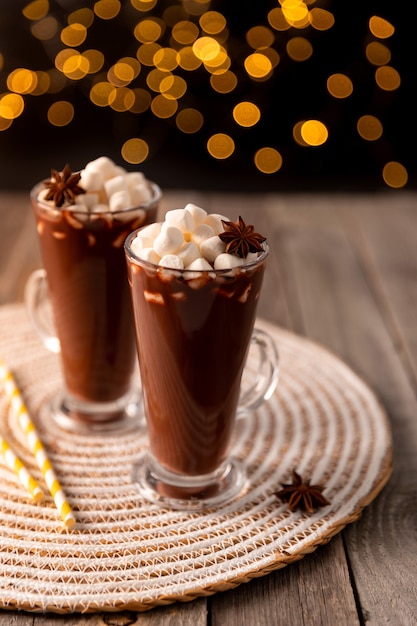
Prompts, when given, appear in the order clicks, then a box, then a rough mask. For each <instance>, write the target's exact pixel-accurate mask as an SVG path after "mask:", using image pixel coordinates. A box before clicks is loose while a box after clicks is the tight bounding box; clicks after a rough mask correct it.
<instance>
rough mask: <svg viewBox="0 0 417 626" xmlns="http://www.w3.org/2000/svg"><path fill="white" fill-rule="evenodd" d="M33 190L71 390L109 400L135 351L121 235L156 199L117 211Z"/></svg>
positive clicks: (122, 390)
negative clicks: (70, 205) (73, 206)
mask: <svg viewBox="0 0 417 626" xmlns="http://www.w3.org/2000/svg"><path fill="white" fill-rule="evenodd" d="M37 195H38V194H37V190H36V189H35V190H34V192H33V194H32V203H33V207H34V211H35V216H36V222H37V230H38V234H39V241H40V246H41V252H42V257H43V264H44V267H45V269H46V272H47V277H48V287H49V293H50V298H51V303H52V309H53V314H54V321H55V325H56V329H57V334H58V336H59V338H60V344H61V358H62V363H63V373H64V377H65V383H66V386H67V388H68V391H69V392H70V393H71V394H72V395H73V396H74V397H75V398H76V399H77V400H81V401H88V402H111V401H114V400H117V399H118V398H120V397H122V396H123V395H124V394H126V393H127V392H128V391H129V388H130V384H131V373H132V368H133V365H134V361H135V358H136V351H135V339H134V329H133V318H132V313H131V300H130V292H129V285H128V282H127V278H126V264H125V259H124V251H123V243H124V240H125V238H126V236H127V235H128V233H129V232H131V231H132V230H133V229H134V228H137V227H138V226H141V225H143V224H148V223H151V222H153V221H155V218H156V211H157V207H156V206H155V207H154V208H151V209H147V210H146V211H145V210H142V209H140V208H137V209H129V210H126V211H120V212H114V213H111V214H110V213H109V212H107V213H102V214H100V213H90V214H86V213H83V212H81V211H79V212H76V211H73V210H65V209H55V208H54V207H51V206H48V205H47V204H43V203H42V201H39V200H38V199H37Z"/></svg>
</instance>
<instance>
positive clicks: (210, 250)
mask: <svg viewBox="0 0 417 626" xmlns="http://www.w3.org/2000/svg"><path fill="white" fill-rule="evenodd" d="M225 250H226V244H225V243H223V241H222V240H221V239H220V237H219V236H218V235H215V236H214V237H209V238H208V239H205V240H204V241H202V242H201V244H200V253H201V256H203V257H204V258H205V259H207V261H209V262H210V263H213V262H214V260H215V259H216V257H218V256H219V254H223V252H224V251H225Z"/></svg>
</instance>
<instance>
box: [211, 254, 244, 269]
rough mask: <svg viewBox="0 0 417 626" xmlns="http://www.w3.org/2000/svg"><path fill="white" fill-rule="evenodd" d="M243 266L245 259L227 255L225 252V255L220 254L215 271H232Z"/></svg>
mask: <svg viewBox="0 0 417 626" xmlns="http://www.w3.org/2000/svg"><path fill="white" fill-rule="evenodd" d="M242 264H243V259H241V258H240V256H236V255H234V254H227V253H226V252H224V253H223V254H219V256H218V257H217V258H216V260H215V261H214V269H215V270H231V269H233V268H234V267H239V266H240V265H242Z"/></svg>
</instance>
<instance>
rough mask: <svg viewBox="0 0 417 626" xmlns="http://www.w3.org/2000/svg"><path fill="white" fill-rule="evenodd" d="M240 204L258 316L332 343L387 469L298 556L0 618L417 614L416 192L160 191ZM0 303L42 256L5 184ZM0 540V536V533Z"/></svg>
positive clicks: (216, 205) (400, 618) (332, 620)
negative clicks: (118, 603) (55, 611)
mask: <svg viewBox="0 0 417 626" xmlns="http://www.w3.org/2000/svg"><path fill="white" fill-rule="evenodd" d="M187 202H194V203H196V204H199V205H200V206H203V207H204V208H205V209H207V210H208V211H210V212H219V213H226V214H227V215H229V216H230V217H231V218H233V219H234V218H235V217H237V215H239V214H240V215H242V216H243V218H244V219H248V220H250V221H251V222H254V223H255V224H256V227H257V230H259V231H260V232H264V233H265V234H267V235H268V239H269V242H270V245H271V248H272V255H271V259H270V263H269V268H268V273H267V277H266V281H265V284H264V293H263V297H262V300H261V302H260V305H259V315H260V316H261V317H264V318H265V319H267V320H270V321H272V322H274V323H276V324H279V325H281V326H283V327H286V328H289V329H290V330H292V331H294V332H296V333H298V334H301V335H306V336H308V337H310V338H311V339H313V340H315V341H317V342H319V343H321V344H323V345H325V346H327V347H328V348H330V349H331V350H332V351H333V352H334V353H336V354H337V355H338V356H340V357H341V358H342V359H343V360H345V361H346V362H347V363H348V364H349V365H350V366H351V367H352V368H353V369H354V370H355V371H356V372H357V373H358V374H359V375H360V376H361V377H362V378H363V379H364V380H365V382H367V383H368V384H369V385H370V387H371V388H372V389H373V390H374V391H375V392H376V394H377V395H378V396H379V398H380V400H381V401H382V403H383V405H384V406H385V408H386V410H387V413H388V416H389V420H390V423H391V425H392V431H393V440H394V471H393V475H392V477H391V479H390V481H389V483H388V485H387V486H386V487H385V488H384V490H383V491H382V493H381V494H380V495H379V496H378V498H377V499H376V500H375V501H374V502H373V503H372V504H371V505H370V506H369V507H368V508H366V509H365V511H364V513H363V516H362V518H361V519H360V521H359V522H357V523H355V524H352V525H350V526H348V527H347V528H346V529H345V530H344V531H343V532H341V533H340V534H338V535H337V536H335V537H334V538H333V539H332V540H331V541H330V543H328V544H327V545H326V546H323V547H320V548H318V549H317V550H316V551H315V552H314V553H313V554H311V555H309V556H306V557H305V558H304V559H303V560H301V561H299V562H298V563H295V564H292V565H290V566H288V567H286V568H284V569H281V570H278V571H276V572H274V573H272V574H269V575H267V576H265V577H262V578H259V579H255V580H253V581H251V582H250V583H248V584H245V585H241V586H240V587H238V588H237V589H235V590H233V591H228V592H225V593H217V594H216V595H214V596H212V597H210V598H200V599H197V600H194V601H193V602H191V603H188V604H179V603H178V604H174V605H171V606H168V607H163V608H157V609H153V610H152V611H150V612H148V613H143V614H136V613H131V612H123V613H119V614H117V613H116V614H110V613H107V614H106V613H99V614H90V615H84V616H83V615H69V616H58V615H51V614H48V615H39V614H29V613H20V612H8V611H2V612H1V611H0V626H6V625H7V626H9V625H11V624H14V625H16V626H29V624H30V625H31V626H32V625H34V626H58V625H62V626H63V625H64V624H65V626H75V624H77V625H88V626H93V625H94V626H98V625H104V624H107V625H108V626H110V625H112V626H122V625H123V626H126V625H127V624H141V625H152V626H164V625H168V624H170V625H173V624H179V625H181V626H186V625H187V624H192V625H193V626H203V625H206V624H210V625H211V626H216V625H219V626H232V625H236V626H254V625H256V624H259V625H262V626H266V625H267V626H273V625H282V626H289V625H291V626H292V625H294V626H298V625H301V624H312V625H315V626H316V625H317V626H322V625H325V624H329V625H331V626H334V625H335V624H337V625H338V626H343V625H346V626H355V624H357V625H363V624H365V623H366V624H367V626H381V625H382V624H393V625H394V624H395V625H396V626H400V625H405V626H411V625H412V624H416V623H417V558H416V557H417V523H416V522H417V494H416V484H417V399H416V396H417V194H415V193H413V192H389V191H384V192H381V193H375V194H369V195H366V194H364V195H347V194H346V195H345V194H343V195H342V194H340V195H325V194H319V195H314V194H295V195H281V194H279V193H277V194H267V195H262V194H254V195H250V194H241V195H238V194H230V195H227V194H224V193H222V194H217V193H215V192H213V193H201V192H191V191H175V192H169V191H166V192H165V196H164V203H163V211H165V210H167V209H170V208H179V207H182V206H184V205H185V204H186V203H187ZM0 224H1V240H2V243H1V247H0V304H5V303H9V302H15V301H20V300H22V295H23V287H24V283H25V280H26V278H27V276H28V274H29V272H30V271H31V270H32V269H34V268H35V267H38V266H39V265H40V258H39V251H38V247H37V241H36V233H35V229H34V222H33V218H32V214H31V211H30V208H29V203H28V199H27V194H19V193H16V194H9V193H2V194H0ZM0 540H1V539H0Z"/></svg>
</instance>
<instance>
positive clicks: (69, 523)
mask: <svg viewBox="0 0 417 626" xmlns="http://www.w3.org/2000/svg"><path fill="white" fill-rule="evenodd" d="M0 382H2V383H3V387H4V390H5V392H6V396H7V398H8V399H9V401H10V405H11V407H12V409H13V411H14V413H15V415H16V417H17V419H18V422H19V425H20V427H21V429H22V430H23V432H24V434H25V437H26V441H27V443H28V445H29V449H30V451H31V452H32V454H33V455H34V457H35V459H36V463H37V464H38V467H39V469H40V470H41V472H42V475H43V477H44V479H45V482H46V484H47V487H48V489H49V493H50V494H51V496H52V497H53V499H54V502H55V505H56V507H57V509H58V511H59V514H60V515H61V518H62V521H63V522H64V524H65V526H66V528H72V527H73V526H74V525H75V517H74V514H73V512H72V510H71V507H70V505H69V503H68V502H67V499H66V497H65V494H64V491H63V489H62V487H61V485H60V483H59V481H58V479H57V477H56V475H55V472H54V469H53V467H52V465H51V462H50V460H49V459H48V456H47V454H46V452H45V449H44V447H43V444H42V441H41V440H40V438H39V435H38V433H37V432H36V428H35V425H34V424H33V422H32V420H31V419H30V417H29V414H28V411H27V409H26V406H25V404H24V402H23V400H22V397H21V395H20V392H19V389H18V388H17V386H16V383H15V381H14V379H13V376H12V373H11V372H10V371H9V370H8V368H7V367H6V365H5V363H4V362H3V361H1V360H0Z"/></svg>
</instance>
